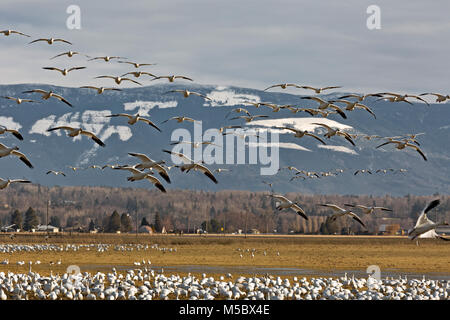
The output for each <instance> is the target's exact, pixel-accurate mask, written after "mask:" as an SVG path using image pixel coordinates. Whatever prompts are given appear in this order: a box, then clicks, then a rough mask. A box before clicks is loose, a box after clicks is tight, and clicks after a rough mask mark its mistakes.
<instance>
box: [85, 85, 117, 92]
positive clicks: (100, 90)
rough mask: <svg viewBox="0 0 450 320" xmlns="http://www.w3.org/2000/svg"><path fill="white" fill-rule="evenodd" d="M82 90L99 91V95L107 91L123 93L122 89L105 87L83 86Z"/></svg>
mask: <svg viewBox="0 0 450 320" xmlns="http://www.w3.org/2000/svg"><path fill="white" fill-rule="evenodd" d="M80 88H82V89H93V90H97V94H102V93H103V92H105V91H106V90H112V91H122V89H118V88H105V87H94V86H82V87H80Z"/></svg>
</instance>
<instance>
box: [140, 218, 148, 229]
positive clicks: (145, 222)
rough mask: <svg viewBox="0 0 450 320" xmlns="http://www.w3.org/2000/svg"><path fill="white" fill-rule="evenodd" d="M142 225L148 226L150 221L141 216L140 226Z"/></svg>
mask: <svg viewBox="0 0 450 320" xmlns="http://www.w3.org/2000/svg"><path fill="white" fill-rule="evenodd" d="M142 226H150V223H148V221H147V218H146V217H143V218H142V221H141V227H142Z"/></svg>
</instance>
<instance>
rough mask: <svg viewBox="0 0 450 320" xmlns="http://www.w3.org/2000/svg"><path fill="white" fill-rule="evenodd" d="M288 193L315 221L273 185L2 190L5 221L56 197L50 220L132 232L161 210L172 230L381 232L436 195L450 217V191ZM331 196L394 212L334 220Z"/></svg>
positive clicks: (412, 216)
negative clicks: (267, 188)
mask: <svg viewBox="0 0 450 320" xmlns="http://www.w3.org/2000/svg"><path fill="white" fill-rule="evenodd" d="M285 196H287V197H288V198H289V199H291V200H292V201H296V202H298V203H299V204H300V205H301V207H302V208H303V209H304V210H305V212H306V214H307V215H308V217H309V220H308V221H306V220H305V219H303V218H301V217H300V216H298V215H296V214H295V213H294V212H293V211H290V210H283V211H277V210H276V209H275V201H274V200H273V199H272V198H271V197H269V193H268V192H251V191H236V190H230V191H218V192H205V191H191V190H170V191H169V192H167V193H166V194H163V193H161V192H159V191H158V190H154V189H151V190H147V189H132V188H110V187H52V188H47V187H43V186H40V185H12V186H11V187H9V188H8V189H4V190H2V191H1V192H0V222H1V224H2V225H9V224H11V222H12V221H13V220H12V216H13V213H14V212H16V211H18V212H20V213H22V214H21V218H22V220H23V229H24V230H26V229H25V227H27V228H29V226H30V222H27V223H25V222H26V220H27V218H26V212H27V211H28V210H29V209H30V208H31V209H32V210H33V211H34V215H35V218H33V219H36V221H37V223H40V224H45V223H46V217H47V202H48V201H49V206H48V216H49V224H51V225H54V226H56V227H63V228H80V227H82V228H84V229H89V226H90V227H92V228H93V227H95V228H97V229H99V230H101V231H105V232H116V231H119V230H120V231H122V232H129V231H133V230H135V226H136V221H137V222H138V227H139V226H140V225H141V224H142V220H143V219H144V218H145V219H146V221H151V222H153V223H152V224H154V221H155V217H156V215H158V220H159V226H158V228H161V227H162V226H163V227H165V229H166V230H167V231H170V230H183V231H184V232H192V231H194V230H195V229H198V228H202V229H207V230H209V231H210V232H237V231H238V230H242V231H244V232H245V231H250V230H252V229H257V230H259V231H260V232H268V233H272V232H275V231H276V232H280V233H289V232H291V233H307V234H313V233H342V232H345V231H346V230H347V231H346V232H351V233H366V232H368V233H376V232H377V231H378V230H379V227H380V225H382V224H398V225H400V227H401V228H404V229H408V228H410V227H412V226H413V225H414V224H415V221H416V219H417V217H418V215H419V214H420V212H421V210H422V209H423V208H424V207H425V205H426V203H427V202H428V201H430V200H432V199H436V198H439V199H441V205H440V206H438V207H437V208H436V209H435V210H433V211H432V212H431V214H430V218H431V219H432V220H438V221H442V220H447V221H449V220H450V219H449V218H450V196H448V195H439V194H435V195H433V196H412V195H407V196H404V197H391V196H388V195H386V196H383V197H374V196H355V195H310V194H299V193H288V194H286V195H285ZM324 203H333V204H337V205H340V206H343V205H344V204H345V203H350V204H363V205H369V206H371V205H376V206H383V207H387V208H390V209H392V210H393V212H376V213H375V214H374V215H363V214H362V213H361V215H360V216H361V218H362V220H363V221H364V223H365V224H366V225H367V227H368V228H367V230H366V229H364V228H362V227H361V226H360V225H359V224H358V223H356V222H354V221H353V220H352V219H349V218H346V217H344V218H342V219H337V220H336V222H335V223H331V222H330V221H329V219H328V221H327V217H328V216H330V214H331V210H330V209H328V208H326V207H320V206H318V204H324ZM16 215H17V214H16ZM112 215H114V219H112ZM28 220H30V218H29V219H28ZM111 220H114V222H113V223H111ZM122 220H123V223H122V222H121V221H122ZM36 221H34V222H36ZM119 221H120V222H119ZM147 223H148V222H147Z"/></svg>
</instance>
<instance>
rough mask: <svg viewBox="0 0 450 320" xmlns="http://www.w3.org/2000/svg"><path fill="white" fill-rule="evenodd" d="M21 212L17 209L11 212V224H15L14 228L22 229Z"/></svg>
mask: <svg viewBox="0 0 450 320" xmlns="http://www.w3.org/2000/svg"><path fill="white" fill-rule="evenodd" d="M22 223H23V220H22V214H21V213H20V211H19V210H17V209H16V210H14V211H13V213H12V214H11V224H15V225H16V226H15V227H14V228H15V229H16V228H17V229H22Z"/></svg>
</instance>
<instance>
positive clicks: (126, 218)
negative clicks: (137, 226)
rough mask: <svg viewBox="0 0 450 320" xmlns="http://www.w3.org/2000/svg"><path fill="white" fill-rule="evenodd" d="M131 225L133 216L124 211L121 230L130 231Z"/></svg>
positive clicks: (121, 218)
mask: <svg viewBox="0 0 450 320" xmlns="http://www.w3.org/2000/svg"><path fill="white" fill-rule="evenodd" d="M131 229H132V227H131V218H130V215H129V214H128V213H126V212H124V213H122V215H121V216H120V231H121V232H130V231H131Z"/></svg>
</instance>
